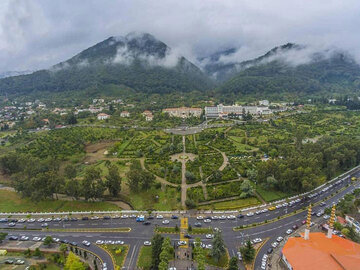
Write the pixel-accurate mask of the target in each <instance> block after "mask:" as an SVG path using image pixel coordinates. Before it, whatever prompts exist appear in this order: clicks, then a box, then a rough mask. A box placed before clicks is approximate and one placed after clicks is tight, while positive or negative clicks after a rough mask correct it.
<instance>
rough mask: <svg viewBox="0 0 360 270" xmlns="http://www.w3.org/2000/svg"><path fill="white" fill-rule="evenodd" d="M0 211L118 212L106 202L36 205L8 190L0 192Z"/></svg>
mask: <svg viewBox="0 0 360 270" xmlns="http://www.w3.org/2000/svg"><path fill="white" fill-rule="evenodd" d="M0 209H1V211H4V212H38V211H39V212H46V211H100V210H120V209H119V207H117V206H116V205H114V204H111V203H108V202H83V201H61V200H46V201H41V202H38V203H36V202H33V201H31V200H30V199H24V198H21V197H20V195H18V194H17V193H16V192H13V191H8V190H0Z"/></svg>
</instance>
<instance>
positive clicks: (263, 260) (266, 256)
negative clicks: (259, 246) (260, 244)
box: [261, 254, 269, 262]
mask: <svg viewBox="0 0 360 270" xmlns="http://www.w3.org/2000/svg"><path fill="white" fill-rule="evenodd" d="M268 258H269V256H268V255H267V254H264V255H263V257H262V259H261V261H262V262H266V261H267V259H268Z"/></svg>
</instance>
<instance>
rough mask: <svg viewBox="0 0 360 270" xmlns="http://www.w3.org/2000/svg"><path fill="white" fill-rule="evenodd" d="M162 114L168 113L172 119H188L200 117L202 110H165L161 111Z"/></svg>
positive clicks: (186, 108) (183, 108) (184, 108)
mask: <svg viewBox="0 0 360 270" xmlns="http://www.w3.org/2000/svg"><path fill="white" fill-rule="evenodd" d="M163 113H168V114H169V115H170V116H172V117H181V118H188V117H191V116H194V117H200V115H201V113H202V109H201V108H188V107H180V108H167V109H163Z"/></svg>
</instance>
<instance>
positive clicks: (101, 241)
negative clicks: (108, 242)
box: [95, 240, 104, 245]
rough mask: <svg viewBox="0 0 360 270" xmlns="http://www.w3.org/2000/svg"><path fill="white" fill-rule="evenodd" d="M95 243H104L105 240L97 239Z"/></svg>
mask: <svg viewBox="0 0 360 270" xmlns="http://www.w3.org/2000/svg"><path fill="white" fill-rule="evenodd" d="M95 244H97V245H102V244H104V241H103V240H96V242H95Z"/></svg>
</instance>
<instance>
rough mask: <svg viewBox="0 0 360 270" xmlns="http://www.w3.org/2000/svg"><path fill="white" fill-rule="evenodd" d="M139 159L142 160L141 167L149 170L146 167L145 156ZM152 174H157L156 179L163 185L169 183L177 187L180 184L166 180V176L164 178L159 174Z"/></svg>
mask: <svg viewBox="0 0 360 270" xmlns="http://www.w3.org/2000/svg"><path fill="white" fill-rule="evenodd" d="M139 161H140V164H141V168H142V169H143V170H145V171H147V172H148V171H149V170H148V169H146V168H145V158H144V157H142V158H139ZM152 174H153V175H154V176H155V179H156V181H158V182H160V183H161V184H163V185H169V186H172V187H177V186H178V185H177V184H174V183H171V182H169V181H167V180H165V179H164V178H162V177H160V176H157V175H156V174H154V173H152Z"/></svg>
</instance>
